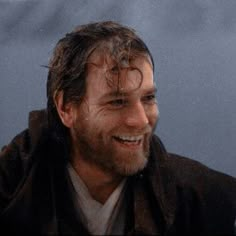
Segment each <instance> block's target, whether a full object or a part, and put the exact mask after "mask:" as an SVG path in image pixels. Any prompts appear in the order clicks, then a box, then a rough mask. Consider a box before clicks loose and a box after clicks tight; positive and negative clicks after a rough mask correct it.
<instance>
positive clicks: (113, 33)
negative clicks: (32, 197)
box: [47, 21, 154, 138]
mask: <svg viewBox="0 0 236 236" xmlns="http://www.w3.org/2000/svg"><path fill="white" fill-rule="evenodd" d="M95 50H96V51H99V52H102V53H103V54H104V55H107V56H108V57H109V58H110V59H112V61H113V63H112V67H111V68H110V69H109V71H108V72H107V76H106V79H107V82H108V83H109V84H112V79H111V78H112V76H110V75H112V74H114V73H118V74H119V72H120V71H121V70H122V69H124V68H126V69H127V68H132V69H133V67H132V61H134V60H135V58H138V57H146V58H148V59H149V60H150V63H151V65H152V67H153V70H154V63H153V58H152V55H151V53H150V51H149V49H148V47H147V46H146V44H145V43H144V42H143V40H142V39H141V38H140V37H139V36H138V35H137V34H136V33H135V31H134V30H133V29H131V28H128V27H126V26H123V25H121V24H118V23H116V22H112V21H105V22H97V23H90V24H86V25H81V26H78V27H77V28H75V30H74V31H72V32H71V33H69V34H66V35H65V37H64V38H62V39H60V40H59V41H58V43H57V45H56V47H55V49H54V52H53V56H52V58H51V60H50V62H49V72H48V80H47V113H48V124H49V128H51V129H52V131H53V133H54V134H56V137H57V138H63V137H64V136H65V135H66V134H67V133H68V130H67V128H66V127H65V126H64V125H63V124H62V122H61V120H60V118H59V116H58V113H57V110H56V106H55V103H54V99H55V97H56V96H58V94H59V93H60V92H62V94H63V104H66V103H68V102H73V103H76V104H80V103H81V102H82V100H83V98H84V95H85V92H86V77H87V73H88V64H89V63H91V62H89V57H90V55H91V54H92V53H93V52H94V51H95ZM136 69H137V70H138V68H136ZM117 88H118V89H119V85H118V87H117Z"/></svg>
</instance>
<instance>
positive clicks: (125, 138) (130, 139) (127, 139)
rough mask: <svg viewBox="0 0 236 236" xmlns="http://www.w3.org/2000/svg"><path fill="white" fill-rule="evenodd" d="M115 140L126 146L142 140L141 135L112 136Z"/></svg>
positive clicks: (136, 144)
mask: <svg viewBox="0 0 236 236" xmlns="http://www.w3.org/2000/svg"><path fill="white" fill-rule="evenodd" d="M113 138H114V139H115V140H116V141H117V142H119V143H121V144H125V145H128V146H139V145H140V144H141V142H142V139H143V135H139V136H114V137H113Z"/></svg>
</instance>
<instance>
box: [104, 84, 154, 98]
mask: <svg viewBox="0 0 236 236" xmlns="http://www.w3.org/2000/svg"><path fill="white" fill-rule="evenodd" d="M156 92H157V87H156V86H153V87H152V88H148V89H144V90H143V91H142V93H143V94H152V93H156ZM129 95H130V92H121V91H117V90H115V91H111V92H109V93H106V94H104V95H103V96H102V98H113V97H127V96H129Z"/></svg>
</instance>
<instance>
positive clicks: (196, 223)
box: [0, 111, 236, 235]
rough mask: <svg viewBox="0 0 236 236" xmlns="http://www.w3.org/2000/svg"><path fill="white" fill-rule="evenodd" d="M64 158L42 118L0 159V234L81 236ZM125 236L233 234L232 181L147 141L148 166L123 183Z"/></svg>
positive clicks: (235, 182)
mask: <svg viewBox="0 0 236 236" xmlns="http://www.w3.org/2000/svg"><path fill="white" fill-rule="evenodd" d="M66 162H67V152H66V147H64V145H63V144H62V143H58V141H56V140H55V139H54V138H53V137H52V135H51V133H50V132H49V131H48V129H47V122H46V112H45V111H38V112H32V113H31V114H30V122H29V128H28V129H27V130H25V131H23V132H22V133H21V134H19V135H17V136H16V137H15V138H14V139H13V141H12V142H11V143H10V144H9V145H8V146H6V147H5V148H4V149H3V151H2V152H1V154H0V235H4V234H3V233H8V234H10V233H14V234H16V233H17V234H21V233H22V234H24V235H25V234H30V235H36V234H40V235H86V234H89V233H88V231H87V229H85V228H84V226H83V225H82V223H81V221H80V219H79V217H78V216H77V215H76V211H75V207H74V203H73V200H72V196H71V189H70V188H71V186H70V184H69V181H68V174H67V171H66V168H65V166H66ZM127 182H128V183H127V184H128V185H129V186H128V188H127V192H126V199H127V204H128V206H129V207H128V208H127V209H126V219H125V222H126V225H125V234H129V235H133V234H142V235H143V234H147V235H150V234H155V235H177V234H178V235H194V234H195V235H218V234H219V235H233V232H234V222H235V217H236V179H235V178H233V177H230V176H228V175H225V174H222V173H219V172H217V171H214V170H211V169H209V168H207V167H206V166H204V165H202V164H200V163H198V162H196V161H193V160H190V159H188V158H184V157H180V156H177V155H174V154H169V153H167V152H166V151H165V148H164V147H163V145H162V143H161V141H160V140H159V138H158V137H156V136H153V138H152V141H151V154H150V158H149V163H148V165H147V167H146V168H145V169H144V170H143V171H142V172H140V173H138V174H136V175H134V176H131V177H129V178H128V181H127Z"/></svg>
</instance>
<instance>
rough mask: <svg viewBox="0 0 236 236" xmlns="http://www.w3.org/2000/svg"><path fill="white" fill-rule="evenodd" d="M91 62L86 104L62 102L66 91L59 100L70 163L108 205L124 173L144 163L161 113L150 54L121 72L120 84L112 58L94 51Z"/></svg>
mask: <svg viewBox="0 0 236 236" xmlns="http://www.w3.org/2000/svg"><path fill="white" fill-rule="evenodd" d="M89 61H90V62H91V63H90V64H89V65H88V75H87V78H86V94H85V98H84V101H83V102H82V104H80V105H76V104H73V103H68V104H65V105H64V104H63V102H62V100H63V94H62V93H61V94H59V96H58V97H57V98H56V99H55V104H56V106H57V110H58V114H59V116H60V118H61V120H62V122H63V124H64V125H65V126H67V127H68V128H69V130H70V135H71V163H72V166H73V167H74V169H75V170H76V172H77V173H78V174H79V176H80V177H81V178H82V180H83V181H84V182H85V184H86V185H87V187H88V190H89V192H90V194H91V195H92V196H93V198H94V199H95V200H97V201H99V202H101V203H104V202H105V201H106V200H107V198H108V197H109V196H110V194H111V193H112V192H113V191H114V189H115V188H116V187H117V185H118V184H119V183H120V181H121V180H122V179H123V178H124V177H125V176H129V175H133V174H135V173H136V172H138V171H139V170H142V169H143V168H144V167H145V165H146V163H147V160H148V156H149V144H150V137H151V135H152V132H153V130H154V128H155V125H156V122H157V119H158V114H159V113H158V107H157V103H156V98H155V84H154V79H153V69H152V66H151V63H150V61H149V59H148V58H147V57H139V58H137V59H135V60H134V61H133V62H132V67H135V68H138V70H137V69H123V70H121V72H120V76H119V78H120V80H119V83H118V74H117V73H116V69H115V67H114V68H113V70H112V71H113V72H114V73H113V74H112V76H111V77H112V84H111V83H108V81H107V78H108V77H109V75H108V72H107V71H108V70H109V69H110V68H112V67H113V66H114V63H113V61H112V60H111V59H110V58H109V57H106V58H105V56H104V54H101V53H98V52H96V51H95V52H94V53H93V54H92V55H91V56H90V58H89ZM141 77H142V78H141ZM118 84H119V86H118ZM117 88H119V92H118V93H117ZM131 137H132V139H135V140H131ZM127 139H129V140H127Z"/></svg>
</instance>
